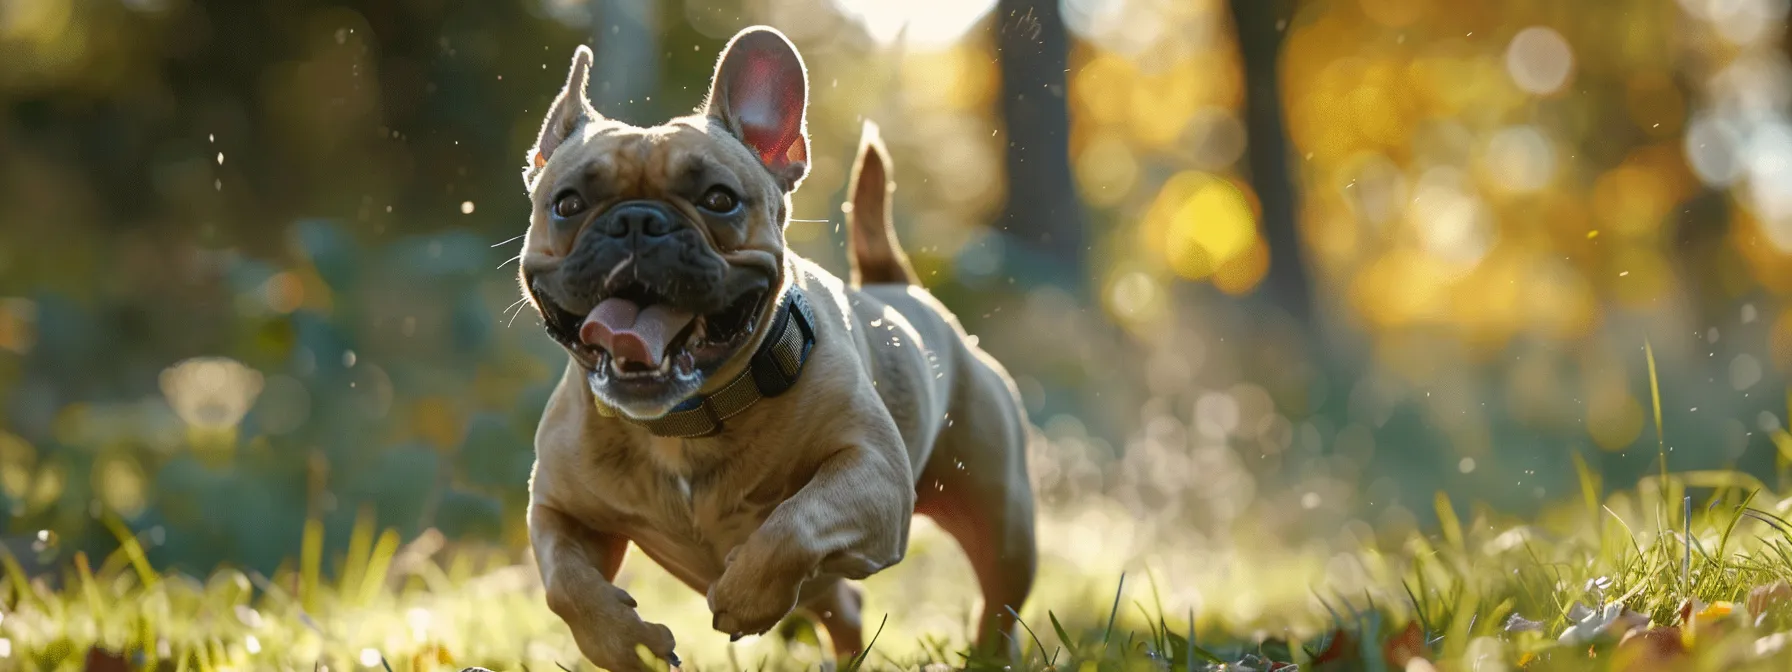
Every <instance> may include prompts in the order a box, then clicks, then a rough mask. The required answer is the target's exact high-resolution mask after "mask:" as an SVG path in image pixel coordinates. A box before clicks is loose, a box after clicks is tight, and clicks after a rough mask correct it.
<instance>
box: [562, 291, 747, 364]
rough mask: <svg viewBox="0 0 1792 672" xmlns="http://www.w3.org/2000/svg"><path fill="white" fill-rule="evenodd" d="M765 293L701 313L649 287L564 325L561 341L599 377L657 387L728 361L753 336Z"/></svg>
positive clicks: (618, 294) (620, 294) (616, 296)
mask: <svg viewBox="0 0 1792 672" xmlns="http://www.w3.org/2000/svg"><path fill="white" fill-rule="evenodd" d="M764 298H765V292H763V291H752V292H747V293H745V294H743V295H742V296H740V297H739V298H737V299H736V300H735V301H734V302H733V303H731V304H729V305H728V306H727V307H726V308H723V309H722V310H721V311H719V312H714V313H707V314H698V313H693V312H691V311H689V310H686V309H683V308H680V307H678V306H676V305H675V304H674V303H673V302H672V301H671V300H669V299H668V298H666V297H665V296H663V295H661V294H659V293H657V292H655V291H653V290H651V289H649V288H647V287H646V286H644V285H629V286H625V287H621V288H619V289H618V290H617V291H615V292H613V293H611V294H610V295H609V296H607V297H605V298H604V299H603V300H601V301H599V302H598V304H597V305H596V306H595V307H593V308H592V309H591V311H590V312H589V313H588V314H586V315H584V316H582V317H580V316H577V315H573V314H567V315H565V316H564V317H566V318H570V319H563V320H552V321H551V322H557V323H559V324H558V325H556V326H557V327H558V329H556V330H557V331H561V332H563V333H558V334H556V336H557V337H559V340H560V341H561V342H563V343H566V344H567V345H568V346H569V347H572V348H574V349H575V351H576V353H577V354H578V355H579V356H580V357H579V358H580V359H582V360H584V361H585V362H586V365H587V366H589V367H591V370H592V373H594V374H596V375H597V376H598V377H599V378H600V379H603V380H613V381H618V382H625V383H640V384H652V383H662V382H667V381H670V380H672V379H674V378H687V377H690V376H694V375H696V374H697V372H698V371H699V370H700V369H701V368H703V367H707V366H711V365H714V364H716V363H719V362H720V361H721V360H723V359H726V358H727V357H728V355H730V354H731V353H732V352H733V351H734V349H735V348H737V347H739V346H740V345H741V344H742V343H744V342H745V341H746V340H747V338H748V337H749V336H751V335H752V333H753V331H754V329H755V327H756V326H757V325H755V324H754V318H755V317H756V316H757V315H758V314H759V311H760V307H761V303H762V302H763V301H764Z"/></svg>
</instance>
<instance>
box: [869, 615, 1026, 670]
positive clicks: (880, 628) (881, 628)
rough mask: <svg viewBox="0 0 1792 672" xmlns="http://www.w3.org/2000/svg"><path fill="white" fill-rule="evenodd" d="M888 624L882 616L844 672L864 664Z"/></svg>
mask: <svg viewBox="0 0 1792 672" xmlns="http://www.w3.org/2000/svg"><path fill="white" fill-rule="evenodd" d="M1010 611H1012V610H1010ZM1015 618H1016V620H1018V619H1019V618H1020V617H1019V616H1016V617H1015ZM889 622H890V615H889V614H884V618H883V620H882V621H879V622H878V624H877V632H875V633H872V635H871V641H870V642H868V643H866V644H865V650H864V651H860V652H859V655H857V656H853V660H852V664H851V665H848V666H846V672H857V670H858V669H859V667H860V666H861V665H864V664H865V659H867V658H870V657H871V649H872V647H875V646H877V638H878V636H880V635H882V634H884V625H886V624H888V623H889Z"/></svg>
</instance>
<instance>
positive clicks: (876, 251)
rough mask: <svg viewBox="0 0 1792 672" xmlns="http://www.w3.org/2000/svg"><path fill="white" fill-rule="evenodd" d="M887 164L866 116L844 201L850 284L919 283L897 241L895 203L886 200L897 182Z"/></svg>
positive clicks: (873, 126)
mask: <svg viewBox="0 0 1792 672" xmlns="http://www.w3.org/2000/svg"><path fill="white" fill-rule="evenodd" d="M889 166H890V150H888V149H885V148H884V140H883V137H882V136H881V134H879V133H878V130H877V124H876V123H873V122H871V121H869V120H867V121H866V122H865V129H864V132H863V133H862V134H861V135H860V138H859V158H858V160H857V161H855V162H854V163H853V166H852V177H851V178H850V179H848V180H847V187H846V193H847V194H849V196H848V198H850V199H851V200H849V201H847V203H848V204H849V205H850V207H848V208H846V223H847V229H848V230H849V231H850V234H849V235H850V236H851V238H852V254H851V255H850V256H848V257H847V258H848V260H849V261H851V262H852V284H853V286H854V287H863V286H865V285H881V284H896V285H918V284H921V282H920V280H919V278H917V277H916V276H915V269H914V268H913V267H912V266H910V265H909V263H908V255H907V254H904V253H903V252H902V244H901V243H899V242H897V241H896V222H895V217H892V216H891V213H892V212H893V211H894V210H895V208H894V207H893V205H894V204H892V203H891V202H890V195H891V192H894V191H895V190H896V183H895V182H894V181H893V180H891V179H890V177H889Z"/></svg>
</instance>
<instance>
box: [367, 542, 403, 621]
mask: <svg viewBox="0 0 1792 672" xmlns="http://www.w3.org/2000/svg"><path fill="white" fill-rule="evenodd" d="M397 554H398V532H397V531H395V530H386V531H385V532H382V533H380V540H379V541H378V542H377V543H375V544H374V546H373V551H372V552H371V553H370V554H369V555H368V558H367V567H366V569H365V572H366V574H364V575H363V576H362V578H361V591H360V604H361V605H363V606H366V605H369V604H372V603H373V600H374V599H375V598H376V597H378V596H379V594H380V591H381V590H384V589H385V587H386V571H387V570H388V569H390V568H391V567H392V558H393V556H396V555H397Z"/></svg>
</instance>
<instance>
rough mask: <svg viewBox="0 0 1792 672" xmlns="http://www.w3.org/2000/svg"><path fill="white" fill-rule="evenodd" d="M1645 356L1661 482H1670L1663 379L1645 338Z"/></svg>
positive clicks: (1653, 351) (1651, 346)
mask: <svg viewBox="0 0 1792 672" xmlns="http://www.w3.org/2000/svg"><path fill="white" fill-rule="evenodd" d="M1643 356H1644V357H1645V358H1647V359H1648V360H1649V401H1650V404H1651V405H1652V406H1653V408H1654V409H1655V447H1656V450H1657V451H1658V454H1659V455H1660V456H1661V482H1662V485H1663V487H1665V486H1666V485H1667V481H1668V437H1667V435H1666V434H1663V433H1662V431H1661V426H1662V423H1661V379H1660V378H1659V377H1657V376H1656V374H1655V346H1654V345H1651V344H1650V343H1649V339H1648V338H1647V337H1645V338H1643Z"/></svg>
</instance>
